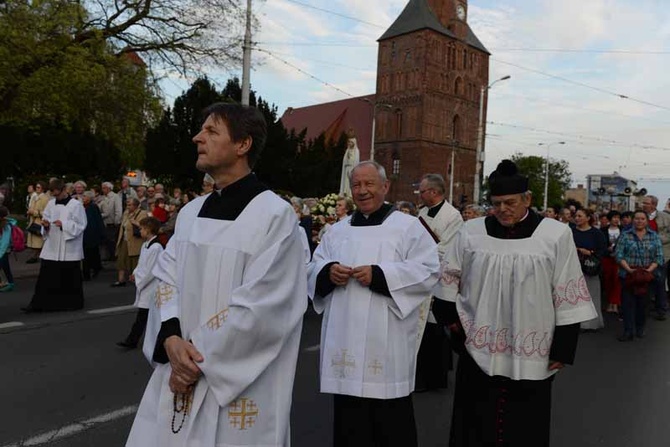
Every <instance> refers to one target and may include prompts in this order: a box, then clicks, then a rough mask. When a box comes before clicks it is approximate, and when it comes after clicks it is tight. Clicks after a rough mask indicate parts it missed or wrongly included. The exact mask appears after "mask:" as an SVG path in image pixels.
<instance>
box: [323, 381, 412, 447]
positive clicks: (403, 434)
mask: <svg viewBox="0 0 670 447" xmlns="http://www.w3.org/2000/svg"><path fill="white" fill-rule="evenodd" d="M333 404H334V410H335V423H334V427H333V432H334V433H333V435H334V442H333V446H334V447H417V445H418V444H417V439H416V423H415V421H414V406H413V405H412V395H411V394H410V395H409V396H406V397H401V398H398V399H368V398H364V397H354V396H344V395H341V394H335V395H334V396H333Z"/></svg>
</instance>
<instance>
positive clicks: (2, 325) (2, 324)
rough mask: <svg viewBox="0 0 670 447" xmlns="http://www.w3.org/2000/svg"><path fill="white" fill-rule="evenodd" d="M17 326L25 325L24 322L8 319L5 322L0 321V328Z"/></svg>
mask: <svg viewBox="0 0 670 447" xmlns="http://www.w3.org/2000/svg"><path fill="white" fill-rule="evenodd" d="M19 326H25V325H24V323H21V322H20V321H9V322H7V323H1V324H0V329H9V328H12V327H19Z"/></svg>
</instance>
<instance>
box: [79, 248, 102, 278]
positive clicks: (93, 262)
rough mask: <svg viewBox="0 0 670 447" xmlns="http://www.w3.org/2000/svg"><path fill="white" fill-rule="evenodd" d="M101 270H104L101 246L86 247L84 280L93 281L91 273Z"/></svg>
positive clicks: (83, 264) (83, 266)
mask: <svg viewBox="0 0 670 447" xmlns="http://www.w3.org/2000/svg"><path fill="white" fill-rule="evenodd" d="M100 270H102V262H100V246H99V245H98V246H95V247H84V261H83V262H82V274H83V275H84V279H91V272H99V271H100Z"/></svg>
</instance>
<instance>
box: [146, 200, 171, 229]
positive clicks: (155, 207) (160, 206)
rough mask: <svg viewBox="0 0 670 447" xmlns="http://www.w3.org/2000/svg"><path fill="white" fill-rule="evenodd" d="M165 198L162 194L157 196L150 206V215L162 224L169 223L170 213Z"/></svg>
mask: <svg viewBox="0 0 670 447" xmlns="http://www.w3.org/2000/svg"><path fill="white" fill-rule="evenodd" d="M165 207H166V204H165V197H163V195H162V194H156V195H155V196H154V200H153V202H152V203H150V204H149V209H150V210H151V211H149V215H150V216H152V217H155V218H156V219H158V221H159V222H160V223H161V224H164V223H165V222H167V221H168V218H169V216H168V212H167V210H166V209H165Z"/></svg>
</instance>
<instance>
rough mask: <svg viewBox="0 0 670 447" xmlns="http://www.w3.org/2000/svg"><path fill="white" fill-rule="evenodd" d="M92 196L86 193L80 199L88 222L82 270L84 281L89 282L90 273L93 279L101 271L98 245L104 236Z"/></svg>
mask: <svg viewBox="0 0 670 447" xmlns="http://www.w3.org/2000/svg"><path fill="white" fill-rule="evenodd" d="M94 196H95V194H94V193H93V191H86V192H84V195H83V199H82V200H83V203H84V209H85V210H86V220H87V222H88V225H86V229H85V230H84V266H83V267H84V268H83V269H82V276H83V278H84V281H90V280H91V272H93V277H94V278H95V277H96V276H98V273H100V270H102V263H101V262H100V244H101V243H102V240H103V237H104V234H105V224H104V222H103V220H102V214H100V208H98V205H96V204H95V203H93V198H94Z"/></svg>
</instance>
